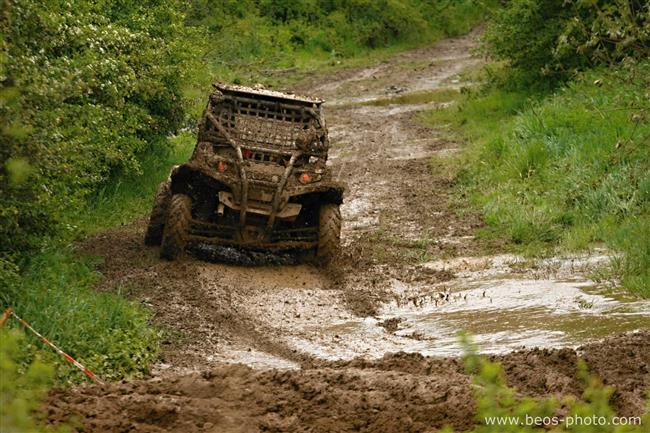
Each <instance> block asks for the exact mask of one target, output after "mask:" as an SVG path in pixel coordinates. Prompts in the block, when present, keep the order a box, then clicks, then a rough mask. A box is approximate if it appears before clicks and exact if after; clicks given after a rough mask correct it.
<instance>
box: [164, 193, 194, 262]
mask: <svg viewBox="0 0 650 433" xmlns="http://www.w3.org/2000/svg"><path fill="white" fill-rule="evenodd" d="M191 220H192V199H190V197H189V196H187V195H185V194H174V195H173V196H172V198H171V200H170V203H169V210H168V212H167V221H166V223H165V229H164V231H163V238H162V244H161V246H160V257H161V258H163V259H167V260H174V259H176V258H177V257H178V256H179V255H180V254H181V253H182V252H183V250H184V249H185V244H186V243H187V235H188V232H189V230H190V222H191Z"/></svg>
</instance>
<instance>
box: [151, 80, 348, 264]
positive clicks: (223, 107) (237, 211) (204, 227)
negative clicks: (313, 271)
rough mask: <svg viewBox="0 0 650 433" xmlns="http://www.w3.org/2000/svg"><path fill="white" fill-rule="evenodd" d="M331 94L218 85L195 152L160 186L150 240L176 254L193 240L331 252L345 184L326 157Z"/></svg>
mask: <svg viewBox="0 0 650 433" xmlns="http://www.w3.org/2000/svg"><path fill="white" fill-rule="evenodd" d="M322 102H323V101H322V100H319V99H312V98H307V97H297V96H294V95H289V94H284V93H280V92H275V91H269V90H258V89H252V88H247V87H242V86H234V85H223V84H217V85H215V86H214V91H213V92H212V94H210V97H209V101H208V105H207V107H206V109H205V111H204V113H203V118H202V120H201V122H200V124H199V132H198V140H197V144H196V147H195V149H194V152H193V154H192V157H191V158H190V160H189V161H188V162H186V163H185V164H182V165H179V166H176V167H174V168H173V169H172V171H171V174H170V176H169V178H168V180H166V181H165V182H163V183H161V184H160V186H159V188H158V192H157V193H156V197H155V200H154V205H153V209H152V211H151V217H150V221H149V225H148V227H147V233H146V235H145V243H146V244H147V245H160V246H161V249H160V256H161V257H162V258H165V259H168V260H173V259H175V258H176V257H177V256H178V255H179V254H180V253H181V252H183V250H184V249H185V246H186V244H187V243H188V242H192V241H197V242H207V243H212V244H219V245H235V246H240V247H246V248H252V249H264V250H268V249H272V250H282V249H299V250H313V251H315V252H316V256H317V257H318V258H319V259H320V260H321V261H322V262H328V261H329V260H331V259H332V257H333V256H334V255H335V254H336V253H337V251H338V248H339V239H340V231H341V213H340V211H339V205H340V204H341V202H342V200H343V189H344V188H343V186H342V185H341V184H339V183H337V182H335V181H333V180H332V175H331V172H330V170H329V168H328V167H327V166H326V161H327V152H328V148H329V138H328V135H327V128H326V126H325V121H324V119H323V116H322V113H321V105H322Z"/></svg>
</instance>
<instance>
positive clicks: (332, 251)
mask: <svg viewBox="0 0 650 433" xmlns="http://www.w3.org/2000/svg"><path fill="white" fill-rule="evenodd" d="M340 244H341V210H340V209H339V205H338V204H325V205H323V206H321V208H320V217H319V225H318V250H317V252H316V256H317V258H318V259H319V260H320V261H321V263H324V264H327V263H329V262H330V261H332V259H333V258H334V257H336V255H337V254H338V252H339V247H340Z"/></svg>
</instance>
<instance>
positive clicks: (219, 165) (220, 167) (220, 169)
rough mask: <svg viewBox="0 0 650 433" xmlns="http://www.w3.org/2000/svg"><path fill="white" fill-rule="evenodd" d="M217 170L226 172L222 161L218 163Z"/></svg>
mask: <svg viewBox="0 0 650 433" xmlns="http://www.w3.org/2000/svg"><path fill="white" fill-rule="evenodd" d="M217 170H219V171H226V164H224V163H223V161H219V162H218V163H217Z"/></svg>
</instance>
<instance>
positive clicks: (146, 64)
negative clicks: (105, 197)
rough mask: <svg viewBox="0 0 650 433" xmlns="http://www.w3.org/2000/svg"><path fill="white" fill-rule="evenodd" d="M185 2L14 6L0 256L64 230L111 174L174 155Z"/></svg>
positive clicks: (5, 76) (0, 178)
mask: <svg viewBox="0 0 650 433" xmlns="http://www.w3.org/2000/svg"><path fill="white" fill-rule="evenodd" d="M177 9H178V8H177V7H176V5H175V4H174V3H173V2H164V1H145V2H133V1H127V2H120V3H119V5H118V4H116V3H115V2H108V1H99V2H88V1H72V2H59V1H47V2H42V1H21V2H4V3H3V13H2V20H1V21H0V26H1V28H2V34H3V35H4V39H3V41H2V49H3V56H2V58H1V60H2V62H1V64H0V68H1V72H0V76H1V77H2V91H1V92H0V98H2V100H1V104H0V116H1V118H2V131H1V133H0V239H2V241H1V242H0V255H2V254H9V253H11V252H12V251H16V250H25V249H28V248H32V247H34V246H36V245H38V243H39V242H40V240H41V239H43V237H44V236H50V235H54V234H56V231H57V229H58V228H59V225H58V223H59V222H60V221H61V218H62V214H64V213H65V212H66V211H67V210H68V209H70V208H74V207H78V206H82V205H83V204H84V203H85V199H86V198H87V196H88V194H89V193H91V192H92V191H94V190H95V189H96V188H97V187H98V186H100V185H102V184H104V183H105V182H106V181H107V180H109V179H110V178H111V177H115V176H118V175H120V174H123V173H125V172H132V171H135V172H138V171H139V170H140V169H141V168H140V165H139V159H138V157H139V155H142V154H144V153H145V152H155V153H159V154H160V153H162V154H164V149H165V148H166V147H167V146H168V145H167V141H166V136H167V135H168V134H169V133H170V132H173V131H175V130H176V128H178V127H179V126H180V124H181V122H182V120H183V106H182V104H181V83H182V81H183V77H184V69H183V68H184V66H183V62H184V58H185V56H186V54H185V49H184V47H185V45H184V42H182V41H181V40H180V39H179V37H178V34H179V29H182V15H181V14H180V13H179V12H178V10H177Z"/></svg>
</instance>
